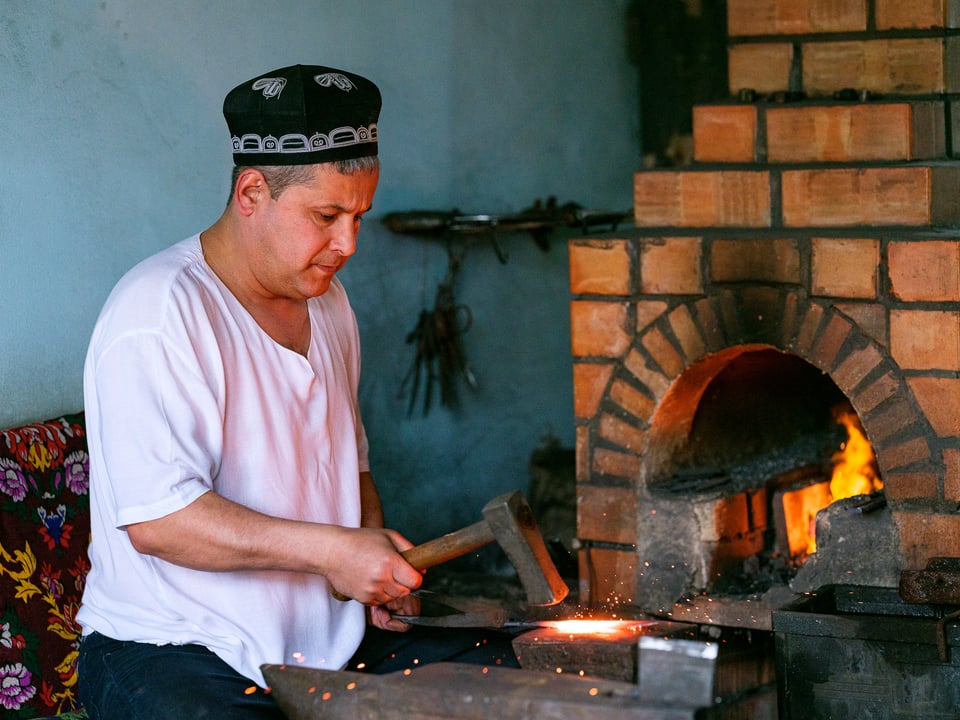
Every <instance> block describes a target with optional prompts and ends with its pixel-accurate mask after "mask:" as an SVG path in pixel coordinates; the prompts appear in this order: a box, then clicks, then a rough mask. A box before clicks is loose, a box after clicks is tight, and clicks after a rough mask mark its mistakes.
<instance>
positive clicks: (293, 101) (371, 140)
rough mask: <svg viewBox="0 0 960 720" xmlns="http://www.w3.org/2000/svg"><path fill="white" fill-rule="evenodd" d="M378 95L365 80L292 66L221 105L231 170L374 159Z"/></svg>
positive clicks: (242, 86) (240, 90) (249, 85)
mask: <svg viewBox="0 0 960 720" xmlns="http://www.w3.org/2000/svg"><path fill="white" fill-rule="evenodd" d="M379 115H380V90H379V89H378V88H377V86H376V85H374V84H373V83H372V82H370V81H369V80H367V79H366V78H365V77H361V76H360V75H356V74H354V73H350V72H346V71H345V70H337V69H335V68H329V67H321V66H319V65H292V66H290V67H285V68H280V69H279V70H274V71H272V72H268V73H264V74H263V75H260V76H259V77H256V78H254V79H253V80H248V81H247V82H245V83H242V84H240V85H238V86H237V87H235V88H234V89H233V90H231V91H230V92H229V93H228V94H227V97H226V98H225V99H224V101H223V116H224V118H225V119H226V121H227V127H228V128H229V130H230V135H231V142H232V144H233V161H234V163H235V164H237V165H310V164H313V163H325V162H334V161H336V160H350V159H353V158H358V157H364V156H367V155H376V154H377V118H378V117H379Z"/></svg>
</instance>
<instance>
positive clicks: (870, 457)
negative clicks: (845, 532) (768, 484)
mask: <svg viewBox="0 0 960 720" xmlns="http://www.w3.org/2000/svg"><path fill="white" fill-rule="evenodd" d="M834 417H835V418H836V420H837V423H838V424H840V425H843V426H844V427H845V428H846V430H847V440H846V441H845V442H843V443H841V444H840V449H839V450H838V451H837V452H835V453H834V454H833V458H832V459H833V472H832V475H831V478H830V481H829V482H822V483H816V484H814V485H808V486H807V487H803V488H799V489H797V490H793V491H791V492H787V493H784V494H783V510H784V514H785V515H786V516H787V517H788V518H790V521H789V522H788V523H787V528H786V531H787V541H788V544H789V546H790V555H791V557H799V558H801V559H802V558H805V557H806V556H808V555H812V554H813V553H815V552H816V551H817V533H816V522H817V513H818V512H820V511H821V510H822V509H823V508H825V507H827V505H829V504H830V503H832V502H834V501H836V500H842V499H844V498H848V497H853V496H855V495H868V494H870V493H872V492H874V491H875V490H880V489H882V488H883V483H882V482H881V480H880V477H879V474H878V470H877V459H876V456H875V455H874V453H873V448H872V447H871V446H870V441H869V440H867V436H866V435H864V433H863V427H862V426H861V425H860V419H859V418H858V417H857V415H856V413H854V412H851V411H849V410H843V409H838V410H836V411H835V412H834Z"/></svg>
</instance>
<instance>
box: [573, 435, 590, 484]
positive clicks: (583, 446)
mask: <svg viewBox="0 0 960 720" xmlns="http://www.w3.org/2000/svg"><path fill="white" fill-rule="evenodd" d="M576 442H577V459H576V463H577V482H578V483H582V482H586V481H588V480H589V479H590V468H591V464H590V428H589V427H587V426H586V425H578V426H577V431H576Z"/></svg>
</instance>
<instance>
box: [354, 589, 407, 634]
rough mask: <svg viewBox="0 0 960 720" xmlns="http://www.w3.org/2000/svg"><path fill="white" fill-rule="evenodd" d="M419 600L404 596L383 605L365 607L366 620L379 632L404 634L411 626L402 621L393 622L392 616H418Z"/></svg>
mask: <svg viewBox="0 0 960 720" xmlns="http://www.w3.org/2000/svg"><path fill="white" fill-rule="evenodd" d="M419 614H420V598H418V597H417V596H416V595H404V596H403V597H401V598H397V599H396V600H391V601H390V602H388V603H386V604H384V605H371V606H369V607H367V620H368V622H369V623H370V624H371V625H374V626H376V627H378V628H380V629H381V630H395V631H396V632H406V631H407V630H409V629H410V628H411V627H412V626H411V625H409V624H407V623H405V622H403V621H402V620H395V619H394V617H393V616H394V615H419Z"/></svg>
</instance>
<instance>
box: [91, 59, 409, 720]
mask: <svg viewBox="0 0 960 720" xmlns="http://www.w3.org/2000/svg"><path fill="white" fill-rule="evenodd" d="M379 110H380V93H379V90H378V89H377V87H376V86H375V85H374V84H373V83H372V82H370V81H369V80H367V79H365V78H363V77H360V76H358V75H354V74H352V73H348V72H344V71H340V70H334V69H331V68H324V67H315V66H299V65H298V66H294V67H287V68H282V69H279V70H276V71H273V72H270V73H267V74H265V75H263V76H260V77H257V78H255V79H253V80H251V81H249V82H246V83H243V84H241V85H240V86H238V87H237V88H235V89H234V90H232V91H231V92H230V93H229V94H228V95H227V97H226V99H225V101H224V116H225V118H226V121H227V125H228V127H229V130H230V132H231V134H232V137H233V152H234V161H235V166H236V167H235V168H234V177H233V185H232V191H231V195H230V200H229V202H228V205H227V208H226V210H225V211H224V212H223V214H222V216H221V217H220V218H219V219H218V220H217V221H216V223H214V224H213V226H212V227H210V228H209V229H207V230H205V231H203V232H202V233H199V234H197V235H195V236H193V237H191V238H188V239H186V240H184V241H183V242H180V243H178V244H176V245H174V246H172V247H170V248H168V249H167V250H165V251H162V252H160V253H159V254H157V255H155V256H154V257H152V258H149V259H147V260H145V261H144V262H142V263H140V264H139V265H138V266H137V267H136V268H134V269H133V270H131V271H130V272H129V273H128V274H127V275H126V276H125V277H124V278H123V279H121V281H120V282H119V283H118V284H117V286H116V288H115V289H114V290H113V292H112V293H111V295H110V297H109V298H108V300H107V302H106V304H105V306H104V308H103V311H102V313H101V315H100V318H99V319H98V321H97V325H96V328H95V330H94V332H93V337H92V339H91V343H90V348H89V352H88V356H87V362H86V366H85V370H84V395H85V409H86V413H87V425H88V432H89V435H88V441H89V447H90V465H91V467H90V472H91V520H92V540H91V544H90V560H91V565H92V567H91V570H90V573H89V575H88V577H87V585H86V589H85V592H84V597H83V604H82V607H81V609H80V611H79V614H78V621H79V622H80V624H81V625H82V627H83V640H82V643H81V651H80V659H79V673H80V682H79V692H80V699H81V702H82V703H83V704H84V706H85V708H86V709H87V711H88V712H89V714H90V715H91V717H92V718H94V720H110V719H113V718H117V719H121V718H122V719H123V720H135V719H137V718H143V719H147V718H150V719H154V718H177V720H183V719H184V718H205V717H210V718H231V719H233V718H251V719H252V718H281V717H282V715H280V713H279V710H278V709H277V708H276V706H275V704H274V703H273V701H272V699H271V698H270V696H269V694H267V693H265V692H263V691H262V690H261V689H260V688H258V687H257V686H258V685H259V686H262V685H263V684H264V681H263V677H262V675H261V673H260V666H261V664H263V663H304V664H306V665H308V666H311V667H324V668H330V669H337V668H340V667H342V666H343V665H344V664H345V663H346V661H347V660H348V659H349V658H350V656H351V654H352V653H353V652H354V651H355V650H356V648H357V646H358V644H359V643H360V640H361V638H362V636H363V634H364V628H365V626H366V622H367V621H369V622H370V623H372V624H373V625H374V626H376V627H379V628H384V629H392V630H404V629H406V628H407V625H405V624H404V623H401V622H399V621H397V620H394V619H393V618H392V615H391V612H392V611H397V612H403V613H409V612H411V610H412V605H413V602H414V601H413V599H412V598H411V597H410V595H409V593H410V592H411V590H413V589H415V588H417V587H418V586H419V584H420V581H421V575H420V573H418V572H417V571H416V570H415V569H414V568H413V567H411V566H410V565H409V564H408V563H407V562H406V561H405V560H404V559H403V557H402V556H401V555H400V554H399V553H400V551H402V550H404V549H406V548H408V547H410V543H409V541H407V540H406V539H405V538H403V537H402V536H401V535H400V534H398V533H397V532H395V531H392V530H387V529H384V528H383V515H382V511H381V507H380V502H379V498H378V495H377V490H376V488H375V486H374V483H373V479H372V477H371V475H370V472H369V465H368V461H367V440H366V436H365V434H364V429H363V424H362V422H361V419H360V413H359V408H358V402H357V385H358V381H359V373H360V356H359V340H358V332H357V327H356V321H355V319H354V316H353V313H352V310H351V309H350V305H349V303H348V300H347V296H346V294H345V292H344V289H343V286H342V285H341V284H340V282H339V281H338V280H337V278H336V273H337V271H338V270H340V268H342V267H343V265H344V263H346V261H347V260H348V259H349V258H350V256H351V255H353V253H354V252H355V250H356V247H357V233H358V230H359V227H360V220H361V218H362V216H363V215H364V213H366V212H367V210H369V209H370V206H371V203H372V201H373V196H374V193H375V190H376V186H377V182H378V179H379V165H378V160H377V127H376V123H377V119H378V116H379ZM334 591H337V592H338V593H342V594H343V595H345V596H347V597H350V598H354V600H353V601H351V600H346V601H344V600H340V599H337V596H336V595H335V594H334ZM343 595H341V597H342V596H343Z"/></svg>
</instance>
